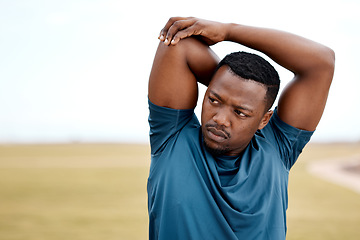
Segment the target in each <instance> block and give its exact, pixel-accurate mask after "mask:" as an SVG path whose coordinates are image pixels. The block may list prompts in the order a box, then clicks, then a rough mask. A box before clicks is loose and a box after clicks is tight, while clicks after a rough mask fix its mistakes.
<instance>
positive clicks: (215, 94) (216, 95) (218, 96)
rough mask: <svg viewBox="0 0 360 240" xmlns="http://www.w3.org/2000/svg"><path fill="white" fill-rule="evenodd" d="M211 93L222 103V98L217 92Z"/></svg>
mask: <svg viewBox="0 0 360 240" xmlns="http://www.w3.org/2000/svg"><path fill="white" fill-rule="evenodd" d="M210 93H211V94H212V95H214V96H215V97H216V98H217V99H219V100H220V101H221V100H222V98H221V97H220V95H219V94H217V93H216V92H214V91H212V90H211V91H210Z"/></svg>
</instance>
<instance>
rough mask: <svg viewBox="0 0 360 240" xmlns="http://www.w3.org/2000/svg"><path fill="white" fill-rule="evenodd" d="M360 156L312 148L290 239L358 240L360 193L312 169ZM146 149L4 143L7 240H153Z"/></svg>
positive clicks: (294, 188)
mask: <svg viewBox="0 0 360 240" xmlns="http://www.w3.org/2000/svg"><path fill="white" fill-rule="evenodd" d="M359 153H360V145H357V144H348V145H346V144H342V145H339V144H338V145H310V146H308V147H307V148H306V149H305V151H304V154H303V155H302V156H301V158H300V159H299V161H298V162H297V163H296V164H295V167H294V168H293V170H292V173H291V177H290V185H289V210H288V237H287V239H288V240H295V239H296V240H299V239H304V240H305V239H306V240H311V239H314V240H315V239H316V240H322V239H326V240H331V239H348V240H351V239H354V240H355V239H356V240H357V239H359V238H360V227H359V226H360V194H357V193H354V192H352V191H351V190H348V189H346V188H343V187H340V186H337V185H334V184H332V183H328V182H326V181H323V180H321V179H319V178H316V177H314V176H312V175H310V174H309V173H308V172H307V170H306V168H307V164H309V163H311V162H313V161H318V160H320V159H324V158H336V157H344V156H350V155H353V154H359ZM148 169H149V147H148V146H147V145H121V144H69V145H66V144H64V145H0V240H20V239H22V240H25V239H26V240H35V239H36V240H41V239H45V240H57V239H59V240H60V239H61V240H63V239H71V240H82V239H84V240H85V239H86V240H92V239H97V240H98V239H107V240H112V239H117V240H119V239H124V240H128V239H129V240H131V239H147V231H148V230H147V227H148V226H147V225H148V218H147V199H146V181H147V175H148V171H149V170H148Z"/></svg>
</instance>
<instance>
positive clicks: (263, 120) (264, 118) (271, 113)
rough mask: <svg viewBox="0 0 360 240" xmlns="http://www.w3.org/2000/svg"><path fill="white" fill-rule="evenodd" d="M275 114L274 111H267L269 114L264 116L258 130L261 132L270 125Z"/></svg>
mask: <svg viewBox="0 0 360 240" xmlns="http://www.w3.org/2000/svg"><path fill="white" fill-rule="evenodd" d="M273 113H274V112H273V111H272V110H269V111H267V113H265V114H264V116H263V118H262V119H261V121H260V124H259V128H258V129H259V130H261V129H263V128H264V127H265V126H266V125H267V124H268V122H269V121H270V118H271V116H272V115H273Z"/></svg>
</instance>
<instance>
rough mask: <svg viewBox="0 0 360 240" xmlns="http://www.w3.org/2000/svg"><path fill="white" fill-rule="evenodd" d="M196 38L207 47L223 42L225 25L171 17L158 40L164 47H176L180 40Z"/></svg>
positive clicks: (225, 32) (225, 33) (196, 19)
mask: <svg viewBox="0 0 360 240" xmlns="http://www.w3.org/2000/svg"><path fill="white" fill-rule="evenodd" d="M191 36H198V37H200V39H201V40H202V41H204V42H205V43H206V44H207V45H209V46H210V45H213V44H215V43H218V42H221V41H224V40H225V39H226V37H227V24H224V23H219V22H213V21H208V20H203V19H198V18H193V17H188V18H183V17H173V18H170V19H169V21H168V22H167V23H166V25H165V27H164V28H163V29H162V30H161V32H160V36H159V39H160V41H163V42H164V44H165V45H168V46H169V45H176V44H177V43H178V42H179V41H180V40H181V39H184V38H187V37H191Z"/></svg>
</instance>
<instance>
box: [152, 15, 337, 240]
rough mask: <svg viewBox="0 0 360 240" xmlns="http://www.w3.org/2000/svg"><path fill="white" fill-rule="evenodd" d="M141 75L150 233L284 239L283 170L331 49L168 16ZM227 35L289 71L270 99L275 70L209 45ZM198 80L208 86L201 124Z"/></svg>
mask: <svg viewBox="0 0 360 240" xmlns="http://www.w3.org/2000/svg"><path fill="white" fill-rule="evenodd" d="M159 39H160V41H161V42H160V44H159V47H158V50H157V52H156V56H155V59H154V63H153V68H152V71H151V74H150V79H149V95H148V96H149V108H150V115H149V124H150V142H151V158H152V160H151V167H150V174H149V179H148V210H149V221H150V227H149V235H150V239H166V240H173V239H197V240H198V239H206V240H209V239H247V240H249V239H272V240H274V239H276V240H279V239H285V236H286V209H287V204H288V203H287V185H288V173H289V170H290V168H291V167H292V166H293V164H294V163H295V161H296V159H297V157H298V156H299V154H300V153H301V151H302V149H303V148H304V146H305V145H306V143H307V142H308V141H309V140H310V137H311V135H312V133H313V131H314V130H315V128H316V126H317V124H318V122H319V121H320V118H321V115H322V113H323V110H324V107H325V103H326V99H327V95H328V91H329V88H330V84H331V81H332V77H333V72H334V52H333V51H332V50H331V49H329V48H327V47H325V46H323V45H320V44H318V43H315V42H312V41H310V40H307V39H304V38H302V37H299V36H296V35H293V34H290V33H286V32H282V31H277V30H272V29H264V28H256V27H250V26H244V25H239V24H225V23H218V22H212V21H206V20H202V19H197V18H180V17H179V18H171V19H170V20H169V21H168V22H167V24H166V25H165V27H164V29H163V30H162V31H161V33H160V37H159ZM221 41H232V42H236V43H239V44H241V45H244V46H247V47H250V48H253V49H255V50H258V51H260V52H263V53H265V54H266V55H267V56H269V57H270V58H272V59H273V60H274V61H276V62H277V63H278V64H280V65H282V66H283V67H285V68H287V69H288V70H290V71H292V72H293V73H294V78H293V80H292V81H291V82H290V83H289V84H288V85H287V87H286V88H285V90H284V91H283V92H282V94H281V96H280V99H279V102H278V106H277V108H276V109H275V110H274V111H272V110H270V108H271V106H272V104H273V102H274V100H275V98H276V94H277V91H278V89H279V77H278V75H277V73H276V71H275V69H274V68H273V67H272V66H271V65H270V64H269V63H268V62H267V61H265V60H264V59H262V58H261V57H259V56H257V55H254V54H249V53H243V52H238V53H233V54H230V55H228V56H227V57H225V58H224V59H223V60H222V61H221V62H220V64H219V60H218V57H217V56H216V55H215V53H214V52H212V50H211V49H210V48H209V46H210V45H212V44H215V43H218V42H221ZM197 82H200V83H202V84H205V85H206V86H208V88H207V91H206V93H205V97H204V100H203V108H202V116H201V125H200V124H199V122H198V120H197V118H196V116H195V115H194V110H193V109H194V108H195V105H196V102H197V97H198V89H197Z"/></svg>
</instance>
